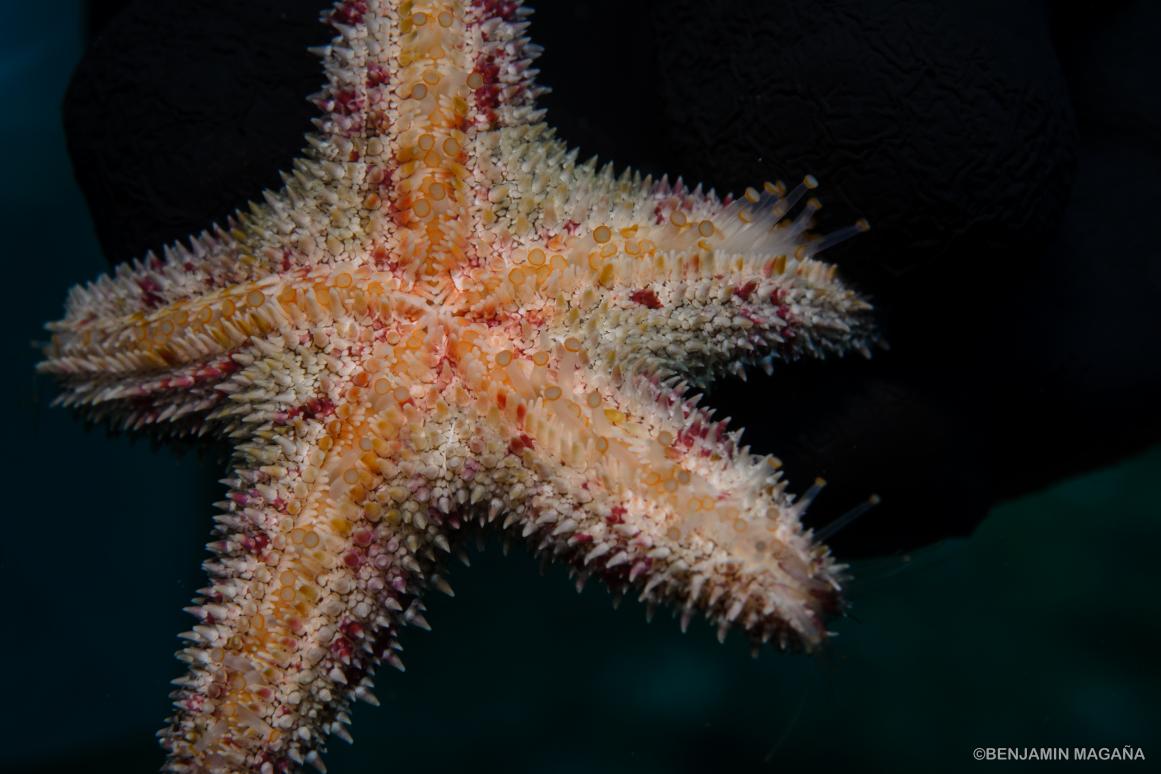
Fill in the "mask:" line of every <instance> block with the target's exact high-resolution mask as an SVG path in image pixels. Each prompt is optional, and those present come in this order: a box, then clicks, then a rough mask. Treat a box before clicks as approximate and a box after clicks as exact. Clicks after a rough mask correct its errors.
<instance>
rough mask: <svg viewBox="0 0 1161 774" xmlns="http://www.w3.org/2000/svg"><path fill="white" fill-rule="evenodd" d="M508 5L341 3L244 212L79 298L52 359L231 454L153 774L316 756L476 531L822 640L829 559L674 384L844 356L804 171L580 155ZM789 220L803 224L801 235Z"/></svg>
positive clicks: (59, 326)
mask: <svg viewBox="0 0 1161 774" xmlns="http://www.w3.org/2000/svg"><path fill="white" fill-rule="evenodd" d="M527 14H528V11H527V10H526V9H524V8H523V7H521V5H520V4H519V3H518V2H514V1H512V0H475V1H474V2H450V1H449V0H417V1H416V2H390V1H388V0H344V2H341V3H339V4H338V5H337V6H336V7H335V8H334V9H333V10H331V11H330V12H329V14H328V19H329V21H330V22H331V23H332V24H333V25H334V26H335V27H336V28H337V30H338V31H339V35H338V37H337V38H336V40H335V41H334V43H333V44H332V45H330V46H328V47H326V48H325V50H323V51H322V56H323V60H324V66H325V69H326V74H327V77H328V85H327V86H326V87H325V88H324V90H323V91H322V92H321V93H320V95H319V96H318V97H317V101H318V104H319V105H320V107H321V108H322V109H323V117H322V118H320V119H319V121H318V131H317V133H315V134H314V135H312V136H311V137H309V138H308V141H309V149H308V150H307V152H306V156H305V158H304V159H302V160H301V161H299V162H297V163H296V164H295V166H294V170H293V172H292V173H291V174H289V175H287V176H286V178H285V182H286V185H285V187H284V188H283V189H282V190H281V191H280V192H278V193H268V194H267V195H266V197H265V202H264V203H261V204H257V205H251V206H250V207H249V209H248V210H246V211H244V212H239V213H238V214H237V215H236V216H235V218H234V219H232V221H231V222H230V223H228V224H227V226H226V227H225V228H217V229H214V230H212V232H209V233H204V234H202V235H200V236H197V237H194V238H192V239H191V240H190V241H189V244H188V246H181V245H175V246H173V247H171V248H168V249H166V250H165V251H164V253H163V255H162V256H160V257H158V256H154V255H150V256H148V257H146V258H145V259H144V260H143V261H139V262H137V263H135V264H133V265H132V266H123V267H121V268H119V269H118V270H117V271H116V272H115V273H113V274H112V275H109V276H103V277H101V278H99V279H98V280H96V281H95V282H92V283H90V284H89V285H87V286H85V287H78V288H76V289H74V290H73V291H72V293H71V295H70V297H69V300H68V305H67V313H66V316H65V318H64V319H63V320H61V321H59V322H56V323H53V324H52V325H51V326H50V328H51V329H52V331H53V332H54V336H53V340H52V343H51V345H50V346H49V348H48V351H47V355H46V359H45V361H44V362H43V363H42V364H41V370H42V371H44V372H46V373H50V374H53V375H54V376H56V377H57V378H58V379H59V380H60V383H61V385H62V396H61V402H63V403H64V404H66V405H71V406H79V407H82V408H83V409H84V410H85V411H86V412H87V413H89V414H90V415H92V416H94V417H99V418H103V417H107V418H110V419H112V420H113V421H115V422H116V423H118V424H120V425H122V426H124V427H126V428H130V429H138V428H157V429H161V430H163V431H168V432H173V433H193V434H202V433H213V434H218V435H221V436H225V437H227V438H229V439H232V441H233V442H234V444H235V452H234V456H233V471H232V473H231V474H230V478H229V481H228V483H229V488H230V491H229V496H228V500H227V501H225V502H223V503H221V504H220V508H221V513H220V514H219V515H218V516H217V527H216V535H215V539H214V541H213V542H212V543H211V544H210V546H209V547H210V550H211V551H212V552H213V557H212V558H211V559H210V560H209V561H208V562H207V563H206V565H205V567H206V570H207V572H208V574H209V576H210V579H211V581H210V584H209V586H208V587H207V588H205V589H203V590H202V591H201V592H200V596H199V597H198V598H197V599H196V600H195V602H194V607H193V608H191V611H192V612H193V614H194V615H195V616H196V617H197V618H198V619H199V620H198V623H197V625H196V626H194V627H193V631H192V632H189V633H187V634H185V635H184V637H185V639H186V640H188V645H187V646H186V647H185V649H184V650H182V651H181V652H180V653H179V654H178V655H179V658H181V659H182V660H183V661H185V662H186V663H188V664H189V672H188V674H187V675H186V676H185V677H183V678H181V679H180V680H179V681H178V685H179V688H178V690H177V692H176V694H175V697H174V698H175V707H176V711H175V714H174V716H173V717H172V718H171V720H170V724H169V726H168V728H166V729H165V730H163V731H162V732H161V739H162V742H163V744H164V746H165V748H166V749H167V751H168V753H169V757H168V764H167V768H168V769H169V770H171V771H261V772H276V771H286V770H289V769H292V768H295V767H297V766H298V765H300V764H303V763H305V762H310V763H313V764H315V765H317V766H319V767H320V768H321V767H322V764H321V760H320V758H319V754H320V751H321V750H322V749H323V746H324V743H325V739H326V736H327V735H328V734H331V733H333V734H337V735H339V736H342V737H344V738H347V737H348V735H347V731H346V724H347V723H348V722H349V717H348V715H347V709H348V704H349V702H350V701H351V700H352V699H353V698H365V699H367V700H370V701H374V697H373V695H372V694H371V693H370V689H371V677H372V673H373V671H374V669H375V667H376V666H377V665H379V664H380V663H382V662H387V663H390V664H392V665H395V666H398V667H401V666H402V664H401V662H400V661H399V658H398V655H397V650H398V642H397V637H398V634H399V630H400V628H401V627H402V626H403V625H404V624H413V625H419V626H426V621H425V620H424V616H423V611H424V606H423V603H422V595H423V593H424V592H425V591H426V590H427V589H429V588H437V589H442V590H447V591H450V589H448V587H447V584H446V582H445V581H444V580H443V579H442V578H441V576H440V574H439V573H440V571H441V570H440V566H441V559H442V557H443V555H444V554H447V553H449V552H450V551H452V550H453V548H454V546H455V545H456V543H457V542H458V541H459V539H460V537H461V535H462V531H463V529H464V528H465V527H466V526H467V525H468V524H469V523H474V522H479V524H481V525H485V524H490V523H492V522H498V523H499V524H500V525H502V527H503V528H504V529H513V530H517V531H519V532H520V533H521V534H522V535H523V536H524V537H526V538H528V540H529V541H531V542H532V544H533V545H534V546H535V547H536V548H537V550H539V551H541V552H544V553H546V554H548V555H550V556H552V557H555V558H558V559H559V560H560V561H563V562H566V563H568V564H569V565H571V566H572V567H573V568H574V569H575V571H576V572H577V573H578V574H579V575H580V577H581V579H583V578H585V577H588V576H589V575H597V576H600V577H601V578H603V579H604V580H605V581H606V582H607V583H608V584H609V585H610V586H611V587H613V588H614V589H615V590H616V591H618V592H620V591H625V590H628V589H630V588H632V589H633V590H634V591H635V592H636V593H638V594H639V595H640V596H641V598H642V599H643V600H646V601H647V602H649V603H654V602H668V603H671V604H672V605H674V606H675V607H676V608H677V609H678V610H680V611H681V615H682V623H683V625H684V624H685V623H686V622H687V621H688V619H689V616H690V614H691V613H692V612H693V611H694V610H701V611H703V612H705V614H706V615H707V616H709V617H710V618H711V619H712V620H713V621H715V622H716V623H717V624H718V625H719V632H720V634H721V635H722V636H724V634H725V632H726V630H727V629H728V628H729V627H730V626H731V625H738V626H740V627H742V628H743V629H744V630H745V631H746V632H747V633H748V635H749V636H750V637H752V638H753V639H754V640H755V641H756V642H764V641H766V640H767V639H770V638H773V639H774V640H775V641H776V642H777V643H779V644H780V645H782V646H783V647H785V646H787V645H791V644H800V645H802V646H805V647H807V648H809V647H811V646H814V645H816V644H818V643H819V642H820V641H821V640H822V639H823V638H824V637H825V634H826V631H825V628H824V620H823V619H824V616H825V615H826V614H827V613H828V612H830V611H833V610H834V609H836V607H837V606H838V602H839V582H838V579H837V573H838V569H839V568H838V567H837V566H836V565H835V564H834V563H833V561H832V559H831V558H830V556H829V554H828V552H827V550H826V548H825V547H824V546H822V545H819V544H817V543H815V542H813V541H812V539H811V537H810V535H809V534H808V533H805V532H804V531H803V529H802V526H801V524H800V521H799V517H800V515H801V513H802V511H803V509H804V508H805V507H806V505H807V503H808V502H809V500H810V497H811V496H812V493H813V492H814V491H815V490H814V489H812V490H811V492H808V493H807V495H806V496H804V497H801V498H798V499H795V498H794V497H793V496H792V495H790V494H788V493H787V492H786V491H785V485H784V482H783V480H782V478H781V476H780V474H779V471H778V463H777V461H776V460H774V459H773V458H763V457H757V456H755V455H752V454H750V453H749V452H748V450H747V449H745V448H739V447H738V445H737V433H729V432H727V429H726V426H725V423H724V422H714V421H712V419H711V414H710V412H708V411H705V410H703V409H700V408H698V407H697V399H696V397H689V395H688V391H689V386H690V385H696V384H699V383H703V382H705V381H707V380H708V379H710V378H712V377H714V376H717V375H720V374H721V373H724V372H740V371H741V369H742V368H743V367H744V366H745V365H747V364H751V363H762V364H764V365H767V366H768V365H769V364H770V363H771V361H772V360H774V359H782V360H793V359H796V358H799V357H804V356H824V355H827V354H838V353H842V352H845V351H848V350H851V349H855V350H860V351H864V352H865V351H866V350H867V348H868V347H869V346H870V345H871V343H872V342H873V340H874V334H873V332H872V331H871V328H870V323H869V318H868V314H867V312H868V310H869V306H868V305H867V304H866V303H865V302H864V301H862V300H861V299H860V298H858V297H857V296H856V295H855V294H854V293H853V292H851V291H850V290H848V289H846V288H845V287H843V285H842V284H840V283H839V282H838V281H837V280H836V279H835V270H834V267H832V266H829V265H827V264H824V263H821V262H819V261H817V260H815V259H814V258H813V257H812V256H814V255H815V254H816V253H817V252H818V251H819V250H821V249H823V248H825V247H826V246H828V245H829V244H831V243H833V241H835V240H837V239H840V238H843V237H844V236H846V235H847V234H848V233H851V232H853V231H854V230H858V228H860V226H855V227H851V229H848V230H845V231H844V232H841V233H838V234H835V235H832V236H831V237H827V238H826V239H823V240H818V239H815V238H814V237H812V236H810V235H809V234H808V233H807V231H806V229H807V228H808V226H809V225H810V217H811V214H812V212H813V211H814V210H815V209H816V208H817V202H815V201H814V200H813V199H808V200H807V201H805V203H801V200H802V199H804V198H805V197H806V196H807V195H808V191H809V189H811V188H813V187H814V185H815V183H814V181H813V179H811V178H807V179H806V180H805V181H803V182H802V183H801V184H799V185H798V186H796V187H794V188H793V189H792V190H789V191H787V190H786V189H785V188H783V187H782V186H781V185H780V184H767V185H766V186H765V187H764V189H763V190H761V191H757V190H753V189H751V190H747V191H746V193H745V195H744V196H743V197H741V198H739V199H737V200H734V201H730V200H729V199H727V200H724V201H723V200H719V199H718V198H717V197H716V196H715V195H714V194H713V193H712V192H710V193H703V192H702V191H701V190H700V188H698V189H694V190H689V189H687V188H686V187H684V186H683V185H682V184H681V183H680V182H678V183H677V184H676V185H673V184H670V183H669V182H667V181H666V180H662V181H660V182H656V181H653V180H651V179H648V178H646V179H641V177H640V176H639V175H637V174H634V173H632V172H630V171H626V172H624V173H623V174H621V175H620V176H616V177H615V176H614V175H613V172H612V167H611V166H606V167H605V168H604V169H603V170H601V171H598V170H597V168H596V166H595V164H594V163H593V162H590V163H588V164H581V165H578V164H576V153H575V152H571V153H570V152H569V151H568V150H567V149H566V148H565V147H564V145H563V144H562V143H561V142H560V141H558V140H557V139H555V138H554V136H553V133H552V131H551V130H550V129H548V128H547V127H546V126H545V125H544V124H543V123H542V122H541V118H542V111H539V110H537V109H536V107H535V104H534V101H535V98H536V96H537V95H538V94H539V93H541V92H542V89H540V88H538V87H537V86H536V85H535V84H534V82H533V76H534V74H535V71H534V70H533V69H532V66H531V63H532V60H533V59H534V57H535V56H536V48H535V46H533V45H532V44H531V43H529V42H528V40H527V39H526V38H524V37H523V34H524V31H525V28H526V23H525V22H524V21H523V19H524V17H525V16H526V15H527ZM792 210H794V212H792Z"/></svg>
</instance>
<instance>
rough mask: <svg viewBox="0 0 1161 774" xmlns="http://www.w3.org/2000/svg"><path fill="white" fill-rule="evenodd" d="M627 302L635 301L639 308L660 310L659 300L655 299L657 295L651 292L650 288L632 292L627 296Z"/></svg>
mask: <svg viewBox="0 0 1161 774" xmlns="http://www.w3.org/2000/svg"><path fill="white" fill-rule="evenodd" d="M629 300H630V301H635V302H636V303H638V304H640V305H641V306H644V307H648V308H649V309H660V308H661V299H660V298H658V297H657V294H656V293H654V292H653V289H652V288H644V289H642V290H634V291H633V292H632V293H630V294H629Z"/></svg>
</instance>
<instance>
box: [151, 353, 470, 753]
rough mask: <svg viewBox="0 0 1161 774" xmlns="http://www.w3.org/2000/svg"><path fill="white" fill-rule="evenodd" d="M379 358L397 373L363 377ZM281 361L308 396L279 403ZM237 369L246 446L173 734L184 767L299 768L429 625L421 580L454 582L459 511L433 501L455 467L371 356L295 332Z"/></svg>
mask: <svg viewBox="0 0 1161 774" xmlns="http://www.w3.org/2000/svg"><path fill="white" fill-rule="evenodd" d="M291 361H294V362H291ZM368 366H369V367H370V368H371V370H372V371H374V372H376V373H378V376H377V379H378V380H380V381H385V382H389V384H387V385H386V386H385V387H384V388H383V389H380V390H378V391H376V390H375V388H374V385H373V384H367V386H366V387H365V388H364V387H360V386H359V384H360V383H364V384H366V382H365V381H364V379H362V378H359V375H360V374H366V373H367V370H366V369H367V367H368ZM280 374H282V375H285V374H291V375H292V376H293V380H294V381H295V382H296V385H297V391H298V393H299V400H302V398H303V397H305V396H307V395H309V396H310V398H309V399H308V400H305V402H302V403H300V404H298V406H297V407H296V409H292V410H290V411H287V410H284V409H283V408H272V407H271V406H270V400H269V397H270V396H269V392H270V391H271V389H272V388H269V387H267V385H269V384H270V383H271V381H272V380H273V379H275V378H276V377H277V376H278V375H280ZM228 384H229V385H230V386H233V387H236V388H237V390H236V391H234V392H232V395H233V396H235V397H236V398H237V400H235V401H234V403H235V404H236V410H235V411H234V412H233V416H234V420H233V428H234V430H233V433H232V434H233V435H234V436H235V437H236V438H237V439H238V441H239V445H238V447H237V450H236V454H235V458H234V466H233V473H232V475H231V477H230V478H229V479H228V481H227V482H226V483H228V485H229V487H230V489H229V494H228V498H227V500H226V501H224V502H223V503H220V504H219V505H220V506H221V507H222V513H221V514H220V515H219V516H218V517H217V519H216V521H217V526H216V530H215V531H216V536H215V537H216V539H215V540H214V542H212V543H211V544H210V546H209V547H210V549H211V551H212V552H213V554H214V556H213V558H212V559H211V560H210V561H208V562H207V563H206V565H205V566H206V570H207V572H208V573H209V575H210V578H211V585H210V586H209V588H207V589H204V590H203V591H202V592H201V596H200V597H199V598H197V599H195V600H194V606H193V607H192V608H191V612H192V613H193V614H194V615H195V616H196V617H197V618H198V619H199V623H198V625H196V626H195V627H194V628H193V630H192V632H189V633H187V634H186V635H183V636H184V637H185V638H186V639H187V640H189V645H188V646H187V647H186V648H185V649H184V650H182V651H181V652H180V653H179V654H178V655H179V658H180V659H181V660H182V661H184V662H186V663H188V664H189V672H188V674H187V675H186V676H185V677H183V678H181V679H180V680H179V681H178V682H177V685H178V690H177V692H176V693H175V694H174V699H175V714H174V716H173V717H172V718H171V719H170V725H169V727H168V728H167V729H165V730H164V731H163V732H162V734H161V737H162V741H163V744H164V746H165V748H166V749H167V751H168V752H169V761H168V769H167V770H171V771H227V770H229V771H262V772H267V771H285V770H288V769H291V768H294V767H295V766H297V765H300V764H302V763H303V762H304V761H306V762H316V761H318V760H319V758H318V756H319V755H320V754H321V752H322V750H323V743H324V740H325V738H326V736H327V735H328V733H336V734H338V735H339V736H341V737H344V738H347V739H349V734H348V733H347V731H346V729H345V725H346V724H347V723H349V722H350V718H349V716H348V714H347V712H348V708H349V704H350V702H351V701H352V700H353V699H354V698H363V699H366V700H368V701H370V702H372V703H374V702H375V698H374V696H373V695H372V694H371V692H370V691H371V678H372V676H373V674H374V671H375V667H376V666H377V665H379V664H380V663H381V662H383V661H386V662H387V663H389V664H392V665H394V666H396V667H398V668H402V662H401V661H400V660H399V656H398V653H397V651H398V650H399V649H400V648H399V644H398V641H397V635H398V632H399V630H400V628H401V627H402V626H404V625H405V624H411V625H416V626H420V627H423V628H426V627H427V623H426V621H425V619H424V617H423V611H424V607H423V604H422V602H421V601H420V594H421V592H422V591H423V590H424V589H425V588H426V587H428V586H432V585H434V586H436V587H442V588H445V589H446V584H444V582H443V581H442V580H441V579H440V576H439V575H438V572H439V567H438V562H437V553H436V550H437V549H438V550H439V551H441V552H442V551H447V550H450V545H449V542H448V539H447V537H446V535H447V534H448V532H449V530H450V529H451V528H452V525H454V526H458V522H456V521H455V518H454V517H450V516H448V515H447V508H446V506H445V508H444V509H443V510H440V508H439V507H438V502H437V503H435V504H432V505H431V506H430V507H429V501H430V500H431V498H432V497H433V496H434V495H432V491H433V489H432V488H433V480H434V479H438V474H434V473H433V472H434V471H438V470H441V469H443V467H442V465H438V466H437V465H435V464H433V461H432V459H431V458H430V455H427V454H426V453H425V451H424V450H423V449H422V448H421V447H422V445H423V438H425V436H423V434H422V433H420V434H419V437H418V438H416V437H414V436H413V435H412V434H410V433H408V432H405V430H406V428H407V427H408V425H409V423H410V424H411V425H415V424H416V423H417V421H418V419H419V416H420V415H419V409H418V408H417V407H416V406H415V405H414V403H413V402H412V401H411V400H410V398H407V397H406V396H405V395H404V393H405V392H406V388H405V387H404V383H403V382H402V381H401V380H399V379H397V378H395V377H393V376H391V375H384V372H382V371H381V370H380V368H379V367H378V366H376V365H374V364H373V363H372V362H371V359H369V358H368V359H365V360H364V361H363V362H362V366H361V367H360V368H357V369H355V370H354V371H351V369H349V368H345V367H344V366H343V365H342V364H341V363H339V362H338V361H336V360H334V359H333V358H329V357H328V356H327V355H326V354H325V353H323V352H319V351H318V350H317V349H315V348H314V347H308V346H303V347H299V348H293V347H290V348H287V349H284V350H281V351H280V352H279V353H277V354H272V355H271V356H270V357H268V358H266V359H263V360H255V361H254V362H253V363H252V364H250V365H249V366H247V367H246V368H244V369H242V370H240V371H239V372H237V373H236V374H234V375H233V376H231V377H230V379H229V382H228ZM400 391H402V392H400ZM368 392H369V393H371V394H372V395H375V396H376V397H375V398H373V399H369V400H364V397H365V395H366V393H368ZM418 424H419V425H420V426H422V422H419V423H418ZM440 480H441V481H442V479H440ZM435 499H436V500H437V501H438V500H439V498H438V497H437V496H436V497H435Z"/></svg>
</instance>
